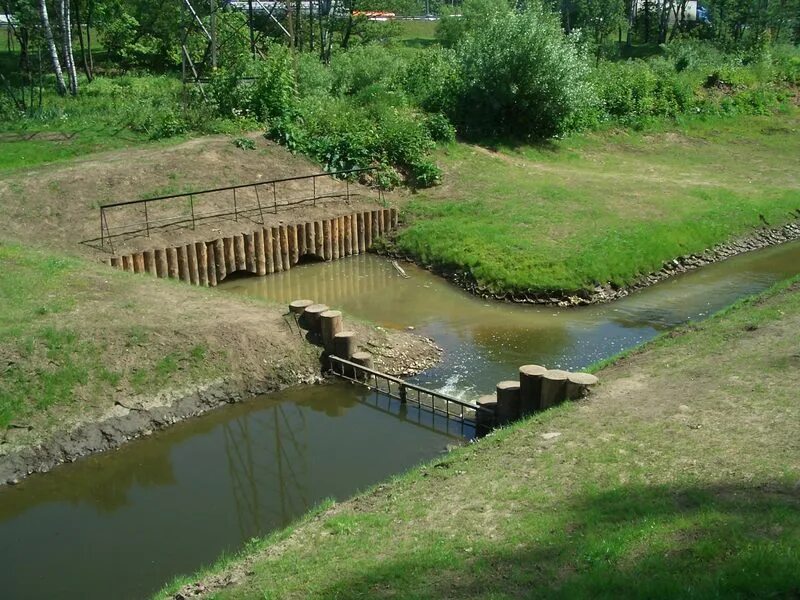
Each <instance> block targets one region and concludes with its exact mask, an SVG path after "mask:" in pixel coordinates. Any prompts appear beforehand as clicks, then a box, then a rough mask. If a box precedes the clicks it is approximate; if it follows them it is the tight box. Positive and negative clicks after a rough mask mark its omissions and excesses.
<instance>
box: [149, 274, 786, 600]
mask: <svg viewBox="0 0 800 600" xmlns="http://www.w3.org/2000/svg"><path fill="white" fill-rule="evenodd" d="M798 332H800V278H796V279H795V280H794V281H793V282H788V283H784V284H782V285H780V286H777V287H776V288H774V289H773V290H771V291H769V292H768V293H766V294H764V295H762V296H761V297H759V298H756V299H752V300H748V301H744V302H740V303H738V304H737V305H736V306H734V307H732V308H731V309H729V310H727V311H724V312H723V313H722V314H721V315H719V316H715V317H712V318H711V319H708V320H706V321H704V322H702V323H700V324H698V325H693V326H691V327H688V328H685V329H683V330H681V331H679V332H678V333H677V334H675V333H673V334H668V335H665V336H663V337H661V338H659V339H658V340H656V341H655V342H653V343H651V344H648V345H646V346H645V347H643V348H641V349H638V350H636V351H634V352H632V353H630V354H629V356H627V357H626V358H625V359H624V360H622V361H621V362H620V363H619V364H617V365H613V366H610V367H607V368H606V369H605V370H603V371H602V372H601V373H600V377H601V381H602V382H603V384H602V386H601V388H600V389H599V390H598V391H597V392H596V394H595V396H594V397H593V398H592V399H591V400H590V401H588V402H582V403H577V404H575V403H573V404H565V405H562V406H559V407H557V408H555V409H551V410H549V411H546V412H544V413H541V414H539V415H536V416H534V417H532V418H530V419H528V420H525V421H522V422H519V423H517V424H515V425H513V426H511V427H508V428H505V429H503V430H500V431H498V432H496V433H495V434H493V435H491V436H489V437H487V438H484V439H483V440H481V441H480V442H479V443H477V444H473V445H470V446H467V447H464V448H460V449H458V450H456V451H454V452H452V453H450V454H448V455H447V456H445V457H441V458H439V459H437V460H434V461H432V462H431V463H428V464H426V465H423V466H421V467H419V468H417V469H414V470H412V471H410V472H408V473H406V474H404V475H402V476H400V477H398V478H395V479H394V480H393V481H389V482H385V483H383V484H381V485H379V486H377V487H375V488H374V489H372V490H370V491H368V492H366V493H364V494H362V495H360V496H358V497H356V498H355V499H353V500H352V501H349V502H346V503H343V504H341V505H337V506H335V507H332V508H330V509H328V510H327V511H325V512H323V513H321V514H316V515H314V516H313V517H308V518H306V519H303V521H301V522H300V523H299V524H297V525H296V526H294V527H293V528H292V529H290V530H287V531H286V532H281V533H278V534H275V535H273V536H270V537H269V538H267V539H266V540H262V541H254V542H252V543H251V544H250V545H249V546H248V548H247V549H246V550H245V551H244V552H243V554H242V555H240V556H239V557H238V558H235V559H230V558H228V559H226V560H225V561H224V563H220V564H218V565H216V566H215V567H212V568H211V569H209V570H206V571H204V572H203V573H201V575H202V576H204V577H206V578H209V579H213V578H217V577H221V578H222V580H223V581H224V580H225V579H224V578H225V577H226V576H227V575H229V574H231V573H238V578H239V583H238V584H237V585H233V586H227V587H224V588H222V589H220V590H218V591H216V592H215V593H214V596H213V597H215V598H308V597H314V598H344V597H346V598H367V597H402V598H438V597H450V598H462V597H463V598H517V597H526V598H576V597H578V598H596V597H600V598H615V597H625V598H731V597H733V598H755V597H759V598H762V597H771V598H789V597H794V596H796V595H797V593H798V591H800V510H798V509H800V492H799V491H798V486H797V483H798V481H800V462H798V460H800V445H798V441H797V435H796V426H795V425H796V420H797V418H798V417H800V407H799V406H798V404H797V393H796V392H797V390H796V385H795V382H794V380H793V379H792V378H791V377H787V373H789V372H790V371H789V370H787V367H788V368H794V369H796V368H797V366H798V365H800V354H799V353H798V350H799V349H798V347H797V343H796V340H797V339H798V337H797V336H798ZM787 361H788V362H787ZM792 365H793V366H792ZM548 432H558V433H559V434H560V435H559V436H558V437H556V438H551V439H545V438H544V437H543V436H542V434H544V433H548ZM245 573H247V575H246V576H245ZM195 580H196V578H186V577H184V578H181V579H179V580H176V581H175V582H174V583H173V584H171V585H170V586H168V587H167V588H165V590H164V591H163V592H162V593H161V594H160V596H159V597H161V598H165V597H168V596H169V594H171V593H174V592H175V591H176V590H177V589H179V588H180V586H181V585H185V584H186V583H188V582H191V581H195ZM217 580H219V579H217Z"/></svg>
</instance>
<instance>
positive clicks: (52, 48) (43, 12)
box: [39, 0, 67, 96]
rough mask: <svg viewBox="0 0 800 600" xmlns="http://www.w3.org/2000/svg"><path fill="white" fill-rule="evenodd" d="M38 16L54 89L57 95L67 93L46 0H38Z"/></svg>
mask: <svg viewBox="0 0 800 600" xmlns="http://www.w3.org/2000/svg"><path fill="white" fill-rule="evenodd" d="M39 18H40V19H41V21H42V30H43V31H44V39H45V41H46V42H47V51H48V52H49V53H50V63H51V64H52V66H53V73H55V76H56V90H57V91H58V93H59V95H61V96H64V95H66V93H67V85H66V84H65V83H64V74H63V73H62V72H61V62H60V61H59V60H58V50H56V42H55V40H54V39H53V30H52V29H51V28H50V17H49V16H48V15H47V2H46V0H39Z"/></svg>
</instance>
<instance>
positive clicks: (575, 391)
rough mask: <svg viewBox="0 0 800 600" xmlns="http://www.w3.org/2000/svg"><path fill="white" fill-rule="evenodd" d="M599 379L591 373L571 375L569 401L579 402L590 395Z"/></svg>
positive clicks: (568, 383) (568, 385) (568, 386)
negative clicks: (579, 399)
mask: <svg viewBox="0 0 800 600" xmlns="http://www.w3.org/2000/svg"><path fill="white" fill-rule="evenodd" d="M598 381H599V379H597V377H595V376H594V375H592V374H590V373H570V374H569V377H567V400H577V399H578V398H583V397H584V396H585V395H586V394H588V393H589V391H590V390H591V388H592V387H594V386H596V385H597V383H598Z"/></svg>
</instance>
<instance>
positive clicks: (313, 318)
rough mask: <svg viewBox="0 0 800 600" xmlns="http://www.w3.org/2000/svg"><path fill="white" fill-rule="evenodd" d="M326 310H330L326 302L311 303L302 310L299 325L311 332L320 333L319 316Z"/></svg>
mask: <svg viewBox="0 0 800 600" xmlns="http://www.w3.org/2000/svg"><path fill="white" fill-rule="evenodd" d="M326 310H330V307H329V306H328V305H327V304H312V305H311V306H309V307H307V308H306V309H305V311H303V316H302V318H301V320H300V326H301V327H303V328H304V329H307V330H308V331H310V332H311V333H320V332H321V331H320V320H319V316H320V315H321V314H322V313H324V312H325V311H326Z"/></svg>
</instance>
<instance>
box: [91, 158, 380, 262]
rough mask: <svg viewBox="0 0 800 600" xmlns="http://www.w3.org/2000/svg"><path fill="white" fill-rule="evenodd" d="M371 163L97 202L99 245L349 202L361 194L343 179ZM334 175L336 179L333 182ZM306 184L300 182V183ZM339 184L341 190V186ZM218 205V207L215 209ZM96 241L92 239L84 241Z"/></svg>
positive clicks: (257, 219)
mask: <svg viewBox="0 0 800 600" xmlns="http://www.w3.org/2000/svg"><path fill="white" fill-rule="evenodd" d="M374 170H375V168H374V167H370V168H366V169H349V170H345V171H335V172H331V173H315V174H313V175H301V176H299V177H284V178H281V179H271V180H269V181H257V182H253V183H245V184H241V185H232V186H227V187H220V188H212V189H206V190H197V191H192V192H183V193H178V194H169V195H165V196H155V197H152V198H143V199H141V200H128V201H125V202H112V203H109V204H103V205H101V206H100V238H99V241H100V246H101V247H105V245H106V242H108V244H109V246H110V247H111V251H112V252H113V251H114V247H113V242H112V240H113V239H114V238H118V237H120V236H135V235H137V234H142V233H143V234H145V235H147V237H150V232H151V230H153V229H156V228H165V227H169V226H173V225H180V224H191V227H192V229H195V228H196V227H197V223H199V222H201V221H208V220H213V219H223V218H231V217H233V219H234V220H235V221H237V222H238V221H239V218H240V217H243V218H248V219H251V220H253V221H255V222H257V223H261V224H263V223H264V214H265V213H267V214H268V213H273V214H277V213H278V209H285V208H291V207H294V206H299V205H304V204H306V205H308V204H310V205H312V206H316V204H317V201H320V200H331V199H336V198H341V199H344V200H345V201H346V202H350V200H351V199H352V198H353V197H359V196H362V194H359V193H351V190H350V181H349V177H350V176H352V175H357V174H361V173H368V172H371V171H374ZM335 177H339V178H341V179H342V181H337V180H334V179H333V178H335ZM320 180H323V181H325V182H328V183H332V184H334V183H335V185H332V186H328V187H327V188H326V187H325V186H324V185H322V182H320ZM306 182H307V185H304V184H306ZM298 184H299V188H300V189H299V190H297V189H294V190H293V191H294V192H298V191H299V193H300V195H299V197H294V198H286V197H285V194H284V193H283V192H281V193H279V187H281V186H284V187H286V186H288V185H291V186H293V187H295V188H296V187H298ZM342 185H343V187H344V189H342ZM375 193H376V199H377V200H378V201H379V202H380V203H382V204H383V203H384V197H383V191H382V190H381V189H379V188H378V189H377V190H376V192H375ZM206 200H209V201H211V202H213V203H214V204H215V209H214V210H211V211H210V212H209V211H204V209H203V207H202V204H203V202H204V201H206ZM163 204H167V205H169V206H168V210H169V211H171V213H169V212H168V213H167V214H163V215H156V216H154V215H153V214H152V213H153V208H154V205H156V206H158V205H163ZM220 206H222V207H224V208H220ZM132 207H140V208H141V212H140V213H139V215H138V216H137V218H136V219H135V220H132V221H126V222H124V223H122V224H114V225H113V226H111V225H109V213H110V212H112V211H116V210H121V209H126V208H132ZM88 241H95V242H96V241H97V240H88Z"/></svg>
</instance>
